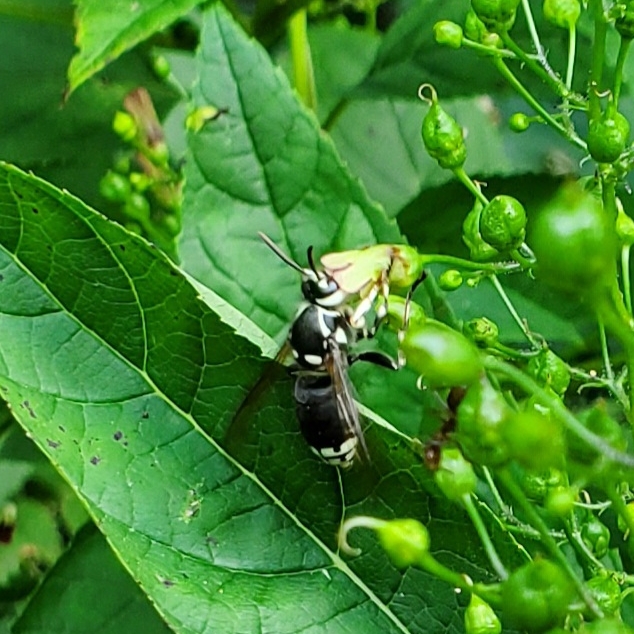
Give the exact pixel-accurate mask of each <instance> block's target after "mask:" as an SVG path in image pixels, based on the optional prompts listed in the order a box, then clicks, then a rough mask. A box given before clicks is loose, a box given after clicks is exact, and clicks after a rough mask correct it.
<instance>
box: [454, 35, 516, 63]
mask: <svg viewBox="0 0 634 634" xmlns="http://www.w3.org/2000/svg"><path fill="white" fill-rule="evenodd" d="M462 46H464V48H470V49H471V50H472V51H475V52H476V53H480V54H482V55H498V56H499V57H505V58H506V59H517V56H516V55H515V53H513V51H509V50H507V49H504V48H492V47H491V46H487V45H486V44H480V42H474V41H473V40H470V39H468V38H466V37H465V38H463V40H462Z"/></svg>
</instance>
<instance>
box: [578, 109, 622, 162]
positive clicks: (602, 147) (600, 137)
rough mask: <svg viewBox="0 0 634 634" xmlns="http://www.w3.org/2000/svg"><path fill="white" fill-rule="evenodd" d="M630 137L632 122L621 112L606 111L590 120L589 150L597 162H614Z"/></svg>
mask: <svg viewBox="0 0 634 634" xmlns="http://www.w3.org/2000/svg"><path fill="white" fill-rule="evenodd" d="M629 138H630V123H629V121H628V120H627V119H626V118H625V117H624V116H623V115H622V114H621V113H620V112H614V113H613V114H611V115H610V114H608V113H607V112H606V113H604V114H603V115H602V116H601V117H600V118H599V119H593V120H591V121H590V127H589V129H588V138H587V143H588V152H590V156H591V157H592V158H593V159H594V160H595V161H596V162H597V163H614V161H616V160H617V159H618V158H619V157H620V156H621V154H622V153H623V151H624V150H625V148H626V146H627V144H628V141H629Z"/></svg>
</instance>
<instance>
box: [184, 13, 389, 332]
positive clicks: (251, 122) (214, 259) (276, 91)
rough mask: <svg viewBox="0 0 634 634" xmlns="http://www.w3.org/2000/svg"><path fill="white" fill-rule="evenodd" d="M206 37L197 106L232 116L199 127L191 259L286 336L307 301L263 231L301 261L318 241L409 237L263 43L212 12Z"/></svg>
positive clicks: (191, 176) (188, 239)
mask: <svg viewBox="0 0 634 634" xmlns="http://www.w3.org/2000/svg"><path fill="white" fill-rule="evenodd" d="M201 38H202V39H201V46H200V50H199V52H198V76H199V77H200V80H199V82H198V84H197V85H196V86H195V90H194V104H193V107H194V108H202V107H204V106H213V107H215V108H217V109H218V110H220V111H221V113H222V114H221V115H220V116H219V117H217V118H215V119H213V120H210V121H208V122H207V123H206V124H205V126H204V127H203V128H202V129H201V130H200V131H199V132H192V133H190V141H189V147H190V152H189V155H188V157H187V163H186V168H185V177H186V187H185V192H184V205H183V209H184V211H183V226H184V229H183V234H182V236H181V244H180V255H181V258H182V263H183V266H184V268H185V269H186V270H187V271H188V272H189V273H191V274H192V275H193V276H194V277H195V278H197V279H198V280H200V281H202V282H203V283H204V284H205V285H207V286H209V287H210V288H213V289H214V290H215V291H216V292H217V293H218V294H219V295H220V296H221V297H223V298H224V299H226V300H227V301H229V302H230V303H231V304H232V305H233V306H235V307H236V308H238V309H239V310H240V311H242V312H243V313H245V314H248V315H249V317H250V318H251V319H252V320H253V321H254V322H255V323H257V324H258V325H259V326H260V327H261V328H262V329H263V330H265V331H266V332H267V333H269V334H270V335H273V336H275V337H279V336H280V335H281V334H282V332H283V331H284V332H285V330H286V328H287V326H288V321H289V319H290V317H291V315H292V311H293V310H294V308H292V307H294V306H296V305H297V302H298V301H299V297H300V296H299V287H298V284H297V272H296V271H293V270H291V269H290V268H289V267H287V266H286V265H285V264H283V263H282V262H280V261H279V260H277V259H276V257H275V255H274V254H272V253H271V252H270V250H269V249H268V248H267V247H266V246H265V245H264V244H263V243H262V242H261V241H260V240H259V238H258V237H257V232H258V231H263V232H264V233H266V234H268V235H269V236H270V237H271V238H272V239H273V240H274V241H275V242H277V243H278V244H279V245H280V247H281V248H283V249H286V250H287V251H288V250H289V249H290V255H291V257H293V258H294V259H296V260H298V261H300V263H302V264H303V265H306V264H307V262H306V256H305V253H306V247H308V246H309V245H314V246H315V253H316V255H319V254H322V253H324V252H327V251H332V250H336V249H342V248H351V247H355V246H359V245H367V244H372V243H374V242H377V241H378V242H396V241H401V239H400V236H399V233H398V231H397V228H396V225H395V224H394V223H393V222H391V221H389V220H388V219H387V218H386V216H385V213H384V212H383V210H382V209H381V208H380V207H379V206H378V205H376V203H373V202H372V201H371V200H370V199H369V198H368V196H367V194H366V192H365V190H364V189H363V187H362V186H361V184H360V183H359V182H358V181H357V180H356V179H355V178H354V177H352V175H351V174H350V173H349V172H348V171H347V170H346V168H345V167H344V165H343V163H342V161H341V159H340V158H339V157H338V155H337V153H336V150H335V148H334V146H333V144H332V141H331V140H330V139H329V138H328V137H327V136H326V135H325V134H324V133H322V132H321V130H320V129H319V124H318V122H317V121H316V119H315V117H314V116H313V115H312V113H310V112H308V111H307V110H306V109H305V108H304V107H303V106H302V105H301V104H300V103H299V101H298V100H297V98H296V96H295V95H294V94H293V92H292V90H291V88H290V86H289V84H288V80H287V79H286V77H285V76H284V75H283V73H282V72H281V71H280V70H279V69H276V68H274V67H273V66H272V65H271V61H270V59H269V57H268V56H267V54H266V53H265V51H264V50H262V49H261V48H260V47H259V46H258V45H256V44H254V43H252V42H249V40H248V38H247V37H246V36H245V34H244V33H243V32H242V31H241V30H240V29H239V28H238V27H237V26H236V25H235V24H234V23H233V22H232V21H231V20H229V19H227V18H226V17H224V14H223V13H221V12H220V11H217V12H216V11H213V10H212V11H209V12H208V13H207V14H206V16H205V20H204V23H203V27H202V34H201ZM256 68H257V72H254V69H256ZM273 289H274V290H273ZM283 307H285V308H283Z"/></svg>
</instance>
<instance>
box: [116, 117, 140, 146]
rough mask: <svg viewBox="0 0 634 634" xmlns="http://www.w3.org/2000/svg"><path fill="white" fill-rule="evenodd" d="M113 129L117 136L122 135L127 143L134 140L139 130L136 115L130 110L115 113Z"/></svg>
mask: <svg viewBox="0 0 634 634" xmlns="http://www.w3.org/2000/svg"><path fill="white" fill-rule="evenodd" d="M112 129H113V130H114V131H115V133H116V134H117V136H119V137H121V138H122V139H123V140H124V141H125V142H126V143H129V142H130V141H133V140H134V138H135V137H136V135H137V132H138V128H137V125H136V121H135V120H134V117H133V116H132V115H131V114H130V113H129V112H123V111H121V110H118V111H117V112H116V113H115V115H114V120H113V121H112Z"/></svg>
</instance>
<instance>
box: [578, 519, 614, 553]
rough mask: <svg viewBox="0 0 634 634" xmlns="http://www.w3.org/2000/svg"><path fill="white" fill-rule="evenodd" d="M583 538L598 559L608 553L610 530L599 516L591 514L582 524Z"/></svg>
mask: <svg viewBox="0 0 634 634" xmlns="http://www.w3.org/2000/svg"><path fill="white" fill-rule="evenodd" d="M581 539H582V540H583V543H584V544H585V545H586V546H587V547H588V549H589V550H590V551H591V552H593V553H594V554H595V556H596V557H597V558H598V559H601V557H605V555H607V554H608V547H609V545H610V531H609V529H608V527H607V526H606V525H605V524H603V523H602V522H601V521H600V520H599V519H598V518H597V517H595V516H594V515H592V514H590V515H589V516H588V517H587V518H586V521H585V522H584V523H583V524H582V526H581Z"/></svg>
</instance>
